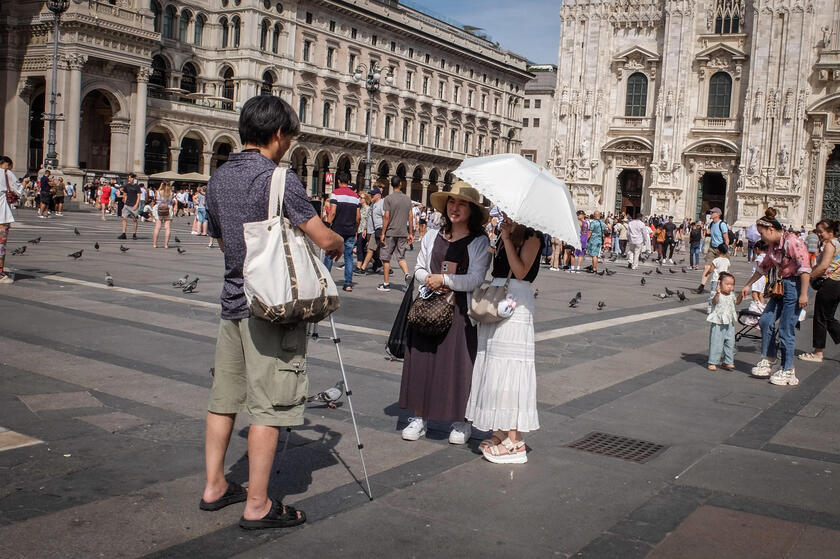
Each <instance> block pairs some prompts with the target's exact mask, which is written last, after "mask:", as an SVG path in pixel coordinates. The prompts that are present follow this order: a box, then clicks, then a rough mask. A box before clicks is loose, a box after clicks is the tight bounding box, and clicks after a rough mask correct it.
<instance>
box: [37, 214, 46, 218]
mask: <svg viewBox="0 0 840 559" xmlns="http://www.w3.org/2000/svg"><path fill="white" fill-rule="evenodd" d="M38 217H39V218H40V219H47V216H45V215H39V216H38Z"/></svg>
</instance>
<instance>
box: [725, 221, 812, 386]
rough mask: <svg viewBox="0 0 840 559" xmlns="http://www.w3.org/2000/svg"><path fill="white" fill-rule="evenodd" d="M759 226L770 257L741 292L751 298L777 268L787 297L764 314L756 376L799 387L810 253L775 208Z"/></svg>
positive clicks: (777, 300)
mask: <svg viewBox="0 0 840 559" xmlns="http://www.w3.org/2000/svg"><path fill="white" fill-rule="evenodd" d="M755 224H756V227H757V228H758V232H759V234H760V235H761V240H763V241H764V242H765V243H767V254H766V256H765V257H764V260H763V261H762V262H761V264H759V265H758V269H757V270H756V271H755V272H754V273H753V275H752V276H751V277H750V279H748V280H747V284H746V285H745V286H744V289H742V290H741V296H742V297H748V296H749V294H750V288H751V287H752V284H753V282H755V281H757V280H758V279H759V278H761V277H762V276H763V275H764V274H766V273H768V272H769V271H770V270H771V269H774V268H775V270H776V276H777V278H778V279H779V280H781V281H782V285H783V286H784V295H783V296H781V297H778V298H775V297H771V298H770V300H769V301H768V302H767V307H766V308H765V310H764V314H762V315H761V319H760V320H759V325H760V327H761V360H760V361H759V362H758V364H757V365H756V366H755V367H753V369H752V375H753V376H754V377H758V378H769V379H770V382H772V383H773V384H777V385H780V386H785V385H790V386H796V385H797V384H799V380H798V379H797V378H796V371H795V369H794V366H793V359H794V356H795V354H794V350H795V347H796V329H795V328H796V323H797V321H798V320H799V309H803V308H805V307H807V306H808V283H809V281H810V279H811V262H810V259H809V258H808V249H807V248H806V247H805V243H804V242H802V240H801V239H800V238H799V235H797V234H795V233H788V232H785V230H784V227H782V224H781V223H779V222H778V220H777V219H776V210H775V209H773V208H767V210H766V211H765V212H764V217H762V218H760V219H759V220H758V221H756V223H755ZM777 322H778V323H779V324H778V328H777V327H776V323H777ZM777 330H778V332H779V342H780V345H781V350H782V355H781V358H782V364H781V369H779V370H777V371H776V372H773V365H774V364H775V363H776V353H777V349H778V348H777V347H776V331H777Z"/></svg>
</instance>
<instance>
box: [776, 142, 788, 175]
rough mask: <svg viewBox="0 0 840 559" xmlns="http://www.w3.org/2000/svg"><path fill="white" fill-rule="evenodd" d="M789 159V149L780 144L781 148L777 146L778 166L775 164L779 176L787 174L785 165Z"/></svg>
mask: <svg viewBox="0 0 840 559" xmlns="http://www.w3.org/2000/svg"><path fill="white" fill-rule="evenodd" d="M789 161H790V151H789V150H788V148H787V146H782V147H781V148H779V153H778V166H777V168H778V172H779V175H780V176H781V175H786V174H787V166H788V162H789Z"/></svg>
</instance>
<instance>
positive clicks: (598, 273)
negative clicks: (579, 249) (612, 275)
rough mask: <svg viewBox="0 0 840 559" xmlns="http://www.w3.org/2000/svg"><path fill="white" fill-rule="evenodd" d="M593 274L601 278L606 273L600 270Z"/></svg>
mask: <svg viewBox="0 0 840 559" xmlns="http://www.w3.org/2000/svg"><path fill="white" fill-rule="evenodd" d="M594 273H595V274H597V275H599V276H603V275H604V274H605V273H606V272H605V271H604V270H600V271H598V270H596V271H595V272H594Z"/></svg>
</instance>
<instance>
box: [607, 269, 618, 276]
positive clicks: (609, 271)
mask: <svg viewBox="0 0 840 559" xmlns="http://www.w3.org/2000/svg"><path fill="white" fill-rule="evenodd" d="M604 271H605V272H607V275H608V276H614V275H615V274H616V272H615V270H610V269H607V270H604Z"/></svg>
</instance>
